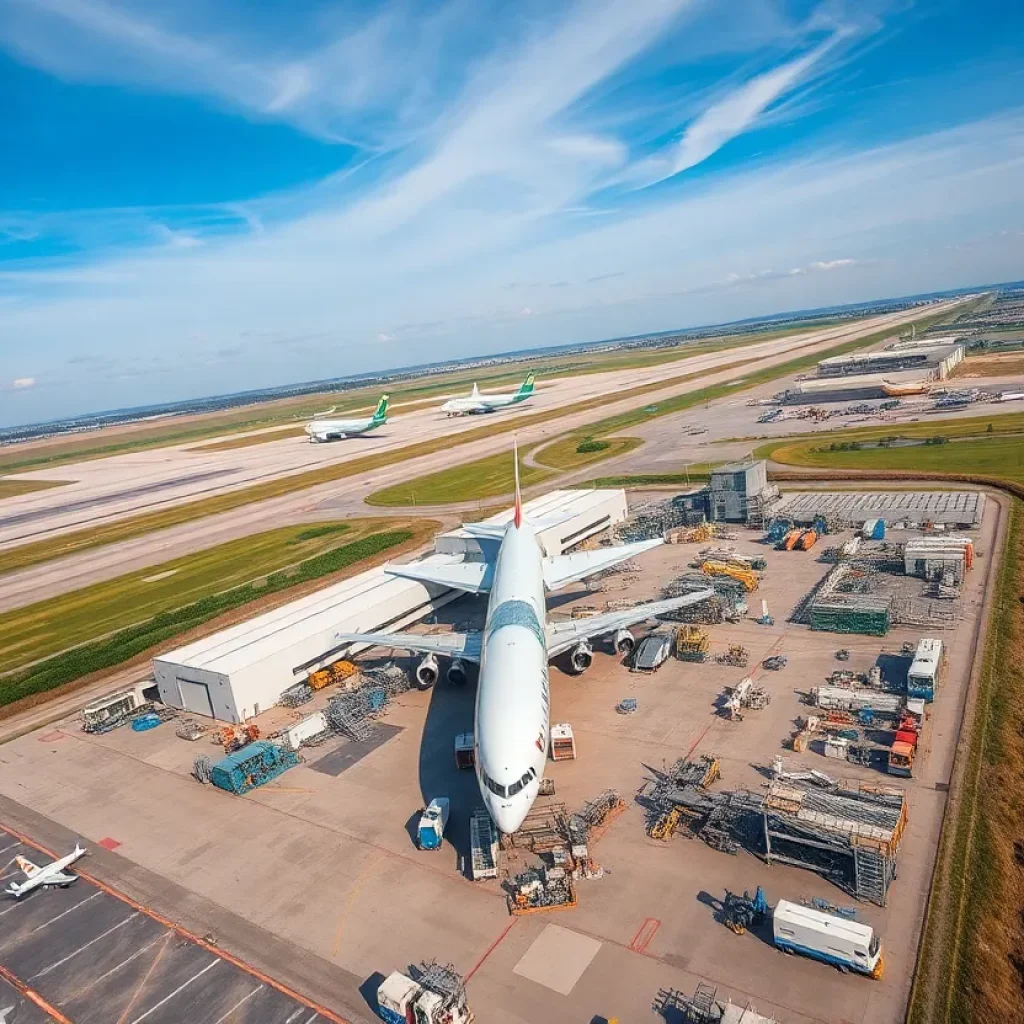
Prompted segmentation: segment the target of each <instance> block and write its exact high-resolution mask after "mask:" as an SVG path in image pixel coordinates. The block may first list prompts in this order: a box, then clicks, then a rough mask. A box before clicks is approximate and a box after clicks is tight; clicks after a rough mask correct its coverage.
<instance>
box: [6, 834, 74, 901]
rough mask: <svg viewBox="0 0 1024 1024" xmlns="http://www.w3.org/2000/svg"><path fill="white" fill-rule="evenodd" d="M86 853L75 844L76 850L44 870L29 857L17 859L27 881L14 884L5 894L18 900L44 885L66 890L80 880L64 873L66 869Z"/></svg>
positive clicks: (16, 861) (48, 865)
mask: <svg viewBox="0 0 1024 1024" xmlns="http://www.w3.org/2000/svg"><path fill="white" fill-rule="evenodd" d="M86 853H87V851H86V850H83V849H82V847H81V846H79V845H78V843H75V848H74V849H73V850H72V851H71V852H70V853H69V854H68V855H67V856H66V857H61V858H60V859H59V860H55V861H54V862H53V863H52V864H47V865H46V866H45V867H42V868H40V867H36V865H35V864H33V863H32V861H30V860H29V859H28V858H27V857H15V858H14V860H15V863H16V864H17V865H18V867H19V868H21V870H22V871H23V872H24V873H25V881H24V882H22V883H21V884H20V885H18V883H17V882H12V883H11V884H10V885H9V886H7V888H6V889H5V890H4V892H6V893H7V895H8V896H13V897H14V898H15V899H16V900H17V899H21V897H22V896H24V895H26V894H27V893H30V892H31V891H32V890H33V889H38V888H39V887H40V886H43V885H59V886H60V887H61V888H62V889H66V888H67V887H68V886H69V885H71V884H72V883H73V882H76V881H77V880H78V875H67V874H65V873H64V869H65V868H66V867H69V866H70V865H72V864H74V863H75V861H76V860H78V859H79V858H81V857H84V856H85V855H86Z"/></svg>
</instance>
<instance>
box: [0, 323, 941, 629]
mask: <svg viewBox="0 0 1024 1024" xmlns="http://www.w3.org/2000/svg"><path fill="white" fill-rule="evenodd" d="M943 305H948V304H943ZM936 308H937V309H938V308H943V307H941V306H940V307H936ZM920 315H921V311H920V309H917V310H914V311H912V312H910V311H908V312H905V313H901V314H895V315H890V316H887V317H880V318H874V319H872V320H869V321H864V322H861V323H858V324H856V325H853V326H845V327H842V328H837V329H832V330H829V331H823V332H816V333H815V335H814V336H812V337H813V338H816V339H817V340H808V336H807V335H800V336H798V337H797V338H796V339H785V338H783V339H777V340H775V341H772V342H764V343H759V344H758V345H754V346H747V347H744V348H743V349H742V350H741V352H737V351H731V352H720V353H711V354H708V355H707V356H700V357H694V358H692V359H688V360H685V361H683V362H680V363H673V364H669V365H668V366H667V367H666V366H665V365H662V366H659V367H654V368H647V369H644V370H640V371H621V372H616V373H608V374H592V375H586V376H583V377H578V378H568V379H566V380H559V381H554V382H552V383H551V384H550V385H548V386H547V387H545V388H542V390H541V391H540V392H539V394H538V396H537V398H536V399H535V402H534V403H531V405H530V406H527V407H519V409H516V410H512V411H509V412H505V413H496V414H494V415H493V416H491V417H486V418H484V417H464V418H460V419H449V418H448V417H446V416H444V415H442V414H439V413H437V412H436V410H433V409H431V410H424V411H422V412H417V413H410V414H408V415H407V416H405V417H400V418H396V419H395V420H394V421H393V423H392V422H389V424H388V426H387V428H385V432H384V433H382V434H380V435H377V436H374V435H370V436H369V437H368V438H362V439H354V440H353V441H351V442H346V441H340V442H336V443H333V444H324V445H311V444H309V443H307V442H304V441H296V440H294V439H290V440H285V441H277V442H270V443H267V444H264V445H256V446H253V447H250V448H242V449H234V450H230V451H224V452H215V453H208V454H205V455H196V454H195V453H189V452H187V451H186V450H185V449H184V448H173V449H161V450H160V451H157V452H147V453H138V454H133V455H126V456H118V457H116V458H112V459H105V460H97V461H96V462H91V463H82V464H80V468H81V469H82V470H83V471H86V470H88V471H90V472H93V471H94V472H95V477H94V479H93V482H92V484H91V485H89V486H91V487H94V488H103V487H106V488H107V493H108V494H109V495H110V499H109V504H108V505H107V506H106V507H105V511H104V512H103V513H102V514H101V515H100V516H97V515H95V510H93V515H92V517H91V518H87V519H85V520H84V521H81V520H75V517H76V516H79V515H83V514H84V513H71V518H72V519H73V520H75V521H74V522H72V523H71V524H70V525H65V526H64V527H63V528H62V529H60V530H58V529H57V527H56V522H57V521H58V520H59V517H57V518H55V519H51V520H49V521H48V526H49V527H50V528H49V529H47V530H46V534H45V535H47V536H50V535H53V534H55V533H58V532H63V531H65V530H67V529H72V528H74V526H76V525H77V526H82V525H86V524H88V523H92V522H97V521H105V520H106V519H109V518H117V517H119V516H120V515H127V514H129V513H130V511H132V510H133V509H131V508H129V509H123V508H121V501H120V499H119V497H118V496H119V494H120V493H121V492H120V491H118V486H120V487H122V489H123V483H121V484H117V483H116V481H119V480H123V477H124V475H125V473H127V472H128V471H129V469H128V468H126V466H125V464H126V463H128V464H130V465H134V466H135V467H136V469H135V472H136V473H140V472H141V469H140V468H139V464H140V463H144V462H150V463H151V464H152V467H151V468H152V469H153V471H154V472H162V473H167V472H169V471H176V470H180V467H182V466H183V465H190V463H189V462H188V460H190V459H192V458H203V459H206V460H210V461H209V462H208V463H207V469H213V468H214V466H216V467H218V468H224V466H225V460H226V459H232V460H234V462H235V468H236V469H237V471H238V476H237V477H233V478H232V486H234V481H235V480H236V479H239V478H246V482H249V483H251V482H253V478H254V477H258V478H262V479H267V478H272V477H277V476H280V475H282V472H281V467H282V464H284V465H288V464H290V463H294V462H295V461H296V460H301V461H302V464H301V465H300V466H299V467H298V468H299V469H300V470H301V469H305V468H309V466H310V465H311V464H312V465H316V464H323V463H324V462H327V461H330V462H342V461H345V460H346V459H351V458H354V457H359V456H361V455H363V454H366V452H367V451H368V450H377V451H387V450H397V449H401V448H402V447H404V446H407V445H408V444H411V443H415V442H418V441H421V440H425V439H427V438H429V437H432V436H438V435H439V434H444V433H448V432H452V433H456V434H457V433H459V432H461V431H464V430H467V429H475V428H476V427H478V426H480V424H481V421H483V422H485V423H488V424H490V423H499V422H507V423H508V426H509V429H510V430H511V429H515V431H516V436H517V438H518V440H519V442H520V444H524V445H525V444H532V443H533V442H535V441H544V440H550V439H554V438H555V437H557V436H559V435H561V434H563V433H565V432H566V431H568V430H572V429H576V428H577V427H581V426H585V425H587V424H588V423H592V422H594V421H595V420H597V419H600V418H602V417H604V416H613V415H616V414H618V413H621V412H626V411H629V410H631V409H634V408H636V407H637V405H638V404H640V403H641V402H649V403H653V404H656V403H657V402H658V401H659V400H662V399H664V398H667V397H670V396H672V395H677V394H681V393H685V392H687V391H690V390H696V389H698V388H700V387H704V386H707V385H710V384H715V383H722V382H725V381H731V380H736V379H737V378H738V376H741V375H742V374H741V373H740V371H737V370H736V369H732V370H724V371H723V370H719V371H718V372H717V373H716V372H714V367H715V366H721V365H731V364H733V363H735V362H737V361H739V359H740V358H741V357H745V358H747V359H750V358H751V356H752V355H753V354H755V353H757V352H760V353H761V355H760V358H755V359H754V361H752V362H747V363H746V365H745V366H744V369H743V372H746V373H750V372H753V371H755V370H758V369H762V368H764V367H768V366H771V365H774V364H778V363H781V362H785V361H787V360H788V359H790V358H792V357H793V353H794V350H798V351H799V352H800V353H801V354H802V353H803V352H815V351H817V350H819V349H821V348H825V347H831V346H832V345H835V344H836V343H837V342H841V341H842V340H844V339H846V338H848V337H851V336H854V337H855V336H859V335H863V334H869V333H873V332H875V331H878V330H881V329H884V328H886V327H894V326H896V325H897V324H898V323H899V322H902V321H903V320H905V319H907V318H911V317H919V316H920ZM698 364H700V365H698ZM709 364H710V365H709ZM702 366H703V367H705V368H707V369H708V372H707V374H706V375H704V376H703V377H702V378H701V379H699V380H697V381H692V382H690V383H688V384H682V385H680V384H675V385H671V384H670V385H668V386H667V387H666V388H665V390H664V391H661V390H654V391H651V392H649V393H647V394H645V395H644V397H643V398H642V399H640V398H637V397H635V396H634V397H632V398H627V399H621V400H619V401H615V400H614V399H613V398H611V397H609V401H608V403H607V404H605V405H603V406H602V407H601V408H600V409H585V410H582V411H576V412H574V411H573V409H574V403H576V402H579V401H582V400H585V399H586V398H588V397H594V396H599V395H605V394H608V389H609V388H610V387H612V385H613V384H615V388H614V390H621V389H622V388H623V387H625V386H627V385H626V384H625V383H623V379H624V377H626V378H628V385H629V386H636V385H638V384H643V383H650V382H652V381H659V380H664V379H665V378H666V377H676V376H682V375H683V374H684V373H693V372H699V370H700V369H701V367H702ZM542 383H543V382H542ZM780 386H781V383H780V382H779V381H775V382H772V383H770V384H769V385H766V386H765V387H766V388H767V389H768V391H769V393H771V392H773V391H776V390H778V389H779V387H780ZM761 390H763V389H761ZM753 393H755V392H753V391H752V392H744V393H743V396H742V397H737V398H736V399H734V400H733V401H735V402H738V403H740V404H742V403H744V402H745V401H746V399H747V397H748V396H749V395H750V394H753ZM559 406H563V407H564V408H565V415H563V416H559V417H558V418H556V419H553V420H550V421H548V422H545V423H540V424H534V425H533V426H528V425H522V426H518V427H517V426H516V422H517V421H518V422H519V423H523V421H524V419H525V417H526V416H528V415H529V412H530V411H531V410H543V409H550V408H558V407H559ZM521 410H522V411H521ZM702 412H703V410H691V413H692V415H693V417H697V418H699V417H700V416H701V414H702ZM499 417H501V419H500V420H499ZM670 421H674V422H678V420H677V418H676V417H666V418H664V419H658V420H655V421H653V422H652V423H650V424H648V425H646V426H645V427H644V428H642V429H640V428H631V429H630V431H629V432H630V433H631V434H644V433H645V432H646V431H659V430H662V431H663V430H665V429H669V428H668V427H666V426H664V424H667V423H668V422H670ZM742 432H744V433H749V430H745V431H742ZM370 445H373V446H375V447H374V448H373V449H371V448H370V447H369V446H370ZM508 445H509V437H508V432H499V433H496V434H494V435H493V436H490V437H486V438H481V439H478V440H476V441H472V442H468V443H465V444H463V445H460V446H459V447H458V448H457V449H456V452H457V461H459V462H463V461H469V460H471V459H475V458H480V457H481V456H484V455H489V454H492V453H494V452H498V451H501V450H503V449H505V448H507V447H508ZM639 455H641V452H638V453H635V454H634V455H631V456H629V457H628V458H629V459H630V460H633V462H634V463H635V460H636V458H637V456H639ZM310 460H312V462H311V461H310ZM617 461H618V460H609V462H607V463H601V464H600V473H601V474H602V475H603V474H605V473H607V472H609V471H610V470H611V467H612V466H614V465H615V464H616V462H617ZM452 462H453V451H452V450H451V449H445V450H442V451H439V452H435V453H433V454H430V455H424V456H420V457H417V458H414V459H409V460H396V461H395V462H394V463H392V464H390V465H385V466H382V467H379V468H376V469H373V470H370V471H367V472H364V473H360V474H358V475H355V476H352V477H349V478H346V479H344V480H340V481H336V482H332V483H327V484H322V485H318V486H316V487H311V488H306V489H304V490H301V491H296V492H295V493H293V494H288V495H284V496H282V497H279V498H273V499H269V500H267V501H263V502H258V503H253V504H250V505H246V506H244V507H241V508H238V509H234V510H231V511H228V512H224V513H220V514H217V515H213V516H208V517H204V518H199V519H196V520H195V521H193V522H189V523H183V524H181V525H179V526H174V527H170V528H168V529H165V530H160V531H156V532H154V533H151V534H148V535H146V536H143V537H138V538H133V539H129V540H126V541H123V542H120V543H116V544H109V545H105V546H103V547H99V548H96V549H93V550H89V551H83V552H80V553H78V554H74V555H70V556H68V557H66V558H61V559H56V560H53V561H50V562H46V563H43V564H41V565H38V566H33V567H31V568H29V569H25V570H21V571H17V572H13V573H9V574H7V575H5V576H4V577H3V581H4V586H3V588H2V591H0V611H6V610H9V609H11V608H17V607H21V606H23V605H26V604H31V603H34V602H36V601H41V600H45V599H46V598H47V597H49V596H52V595H54V594H57V593H63V592H66V591H68V590H73V589H77V588H79V587H82V586H86V585H88V584H89V583H93V582H97V581H99V580H104V579H111V578H113V577H115V576H119V575H121V574H123V573H126V572H130V571H133V570H135V569H139V568H145V567H147V566H150V565H155V564H158V563H160V562H164V561H167V560H169V559H172V558H175V557H178V556H181V555H184V554H188V553H191V552H194V551H198V550H202V549H203V548H206V547H210V546H212V545H214V544H217V543H223V542H225V541H228V540H231V539H234V538H237V537H239V536H245V535H247V534H250V533H256V532H259V531H261V530H266V529H271V528H273V527H276V526H281V525H283V524H285V523H288V522H296V521H303V520H310V519H333V518H344V517H347V516H352V515H363V516H365V515H373V514H380V515H386V514H388V512H389V511H390V510H387V509H374V508H370V507H368V506H367V505H366V504H365V503H364V499H365V497H366V496H367V495H368V494H370V493H372V492H373V491H375V490H378V489H380V488H382V487H385V486H388V485H389V484H393V483H398V482H400V481H402V480H404V479H408V478H409V477H410V476H416V475H420V474H424V473H430V472H433V471H436V470H438V469H443V468H447V467H449V466H451V465H452ZM52 473H53V474H55V475H56V474H59V473H62V474H63V475H64V476H65V477H67V476H68V475H69V468H68V467H61V468H60V470H53V471H52ZM593 474H594V470H593V469H588V470H586V471H583V473H582V476H583V477H584V478H585V477H587V476H592V475H593ZM577 475H581V474H577ZM82 486H83V487H84V486H86V484H85V482H84V481H83V483H82ZM225 489H227V488H225ZM67 490H68V488H55V489H53V490H52V491H48V492H37V493H36V494H32V495H25V496H23V497H21V498H17V499H8V500H7V501H5V502H4V503H3V505H2V506H0V507H3V508H4V509H5V510H7V509H8V508H9V507H10V506H11V505H12V504H13V503H14V502H18V503H20V504H22V505H24V504H27V503H29V501H30V500H34V502H35V503H36V504H38V505H39V506H41V507H45V506H47V505H48V504H52V503H53V502H54V498H55V495H56V494H57V492H64V491H67ZM175 493H176V492H173V491H170V492H161V493H160V495H159V496H157V497H156V498H154V499H153V500H157V501H160V502H164V503H170V502H172V501H184V500H187V497H188V495H177V497H176V498H175V497H172V495H173V494H175ZM142 500H143V501H145V500H147V499H145V498H144V499H142ZM118 509H120V511H117V510H118ZM135 510H136V511H137V509H135ZM416 511H417V513H420V514H430V510H427V509H417V510H416ZM445 512H446V513H450V512H451V509H450V508H446V509H445ZM2 535H3V534H2V532H0V536H2ZM17 543H18V542H17V541H16V540H12V539H8V540H7V541H6V543H4V544H0V547H11V546H15V545H16V544H17Z"/></svg>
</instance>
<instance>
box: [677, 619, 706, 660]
mask: <svg viewBox="0 0 1024 1024" xmlns="http://www.w3.org/2000/svg"><path fill="white" fill-rule="evenodd" d="M675 649H676V657H677V658H678V659H679V660H680V661H697V662H703V661H707V657H708V652H709V651H710V650H711V638H710V637H709V636H708V632H707V630H705V629H701V628H700V627H699V626H680V627H679V628H678V629H677V630H676V637H675Z"/></svg>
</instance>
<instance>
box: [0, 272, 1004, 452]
mask: <svg viewBox="0 0 1024 1024" xmlns="http://www.w3.org/2000/svg"><path fill="white" fill-rule="evenodd" d="M1021 284H1024V282H1022V281H1001V282H998V283H993V284H987V285H968V286H966V287H963V288H951V289H945V290H943V291H941V292H922V293H920V294H915V295H896V296H886V297H883V298H878V299H873V300H869V301H867V302H855V303H844V304H842V305H838V306H820V307H815V308H813V309H787V310H778V311H776V312H773V313H766V314H764V315H762V316H752V317H745V318H744V319H742V320H728V321H724V322H720V323H705V324H690V325H687V326H685V327H677V328H670V329H668V330H663V331H648V332H644V333H642V334H627V335H620V336H617V337H614V338H598V339H594V340H590V341H583V342H579V343H577V344H571V343H570V344H559V343H554V344H551V345H540V346H537V347H535V348H523V349H510V350H508V351H506V352H494V353H489V354H487V355H466V356H463V357H457V358H455V359H447V360H438V361H436V362H425V363H412V364H409V365H405V366H398V367H394V368H392V369H380V370H369V371H366V372H364V373H361V374H352V375H350V376H343V377H324V378H320V379H315V380H295V381H284V382H281V383H279V384H274V385H269V386H268V387H265V388H254V389H248V390H243V391H224V392H216V393H213V392H211V393H209V394H198V395H188V396H183V397H180V398H172V399H170V400H168V401H166V402H157V403H151V404H145V405H134V406H121V407H118V408H113V409H96V410H90V411H87V412H83V411H80V412H69V413H67V414H66V415H63V416H60V417H57V418H54V419H50V420H40V421H36V422H32V423H12V424H3V423H0V434H3V433H4V432H10V431H17V430H31V429H33V428H40V427H48V426H60V425H61V424H63V423H67V422H70V421H75V420H90V419H101V418H104V417H114V416H119V415H123V416H126V417H129V416H130V415H131V414H133V413H134V414H136V415H135V417H134V419H135V420H137V421H138V420H142V419H146V418H152V419H162V418H164V417H167V416H174V415H177V414H179V413H178V411H177V410H178V407H182V406H184V407H186V408H182V409H181V410H180V414H182V415H185V414H188V413H189V412H191V411H194V410H190V409H188V408H187V406H189V405H192V404H198V403H202V402H214V401H225V400H227V399H234V398H237V399H244V398H248V397H251V399H252V401H251V403H247V402H239V403H238V404H237V405H232V406H225V407H224V408H225V409H226V408H240V407H242V406H244V405H246V404H253V405H259V404H263V403H264V402H272V401H276V400H279V399H282V398H286V397H289V396H288V395H287V394H282V395H274V394H272V393H271V392H274V391H282V392H287V391H290V390H298V389H302V390H303V391H304V393H305V394H306V395H308V396H310V397H312V396H314V395H316V394H318V393H319V392H318V390H316V389H317V388H319V387H320V386H321V385H322V386H323V391H325V392H331V391H332V390H339V389H338V388H337V387H336V385H339V384H345V383H350V382H351V383H353V384H355V386H356V387H355V388H353V389H352V390H355V389H356V388H358V387H360V386H365V384H368V383H371V382H372V381H373V379H374V378H376V377H381V378H383V379H384V381H385V382H389V381H390V380H391V379H393V378H394V377H401V376H404V375H408V376H409V377H410V378H415V376H416V374H417V372H419V371H430V370H437V369H442V368H444V367H446V366H450V367H451V368H452V370H459V369H462V368H465V367H472V365H473V364H475V363H488V362H492V361H493V362H494V363H496V364H500V363H502V362H512V361H514V360H515V359H516V358H517V357H519V358H522V357H527V358H528V357H530V356H534V357H535V358H543V356H544V353H547V352H551V353H563V352H564V353H565V354H567V355H570V354H572V353H573V352H575V351H579V350H583V349H589V348H597V347H599V346H602V345H609V346H613V347H614V346H616V345H620V344H624V343H627V342H630V341H639V340H645V339H657V338H660V337H665V338H671V337H676V336H678V337H681V338H683V339H684V344H685V338H686V336H687V335H688V334H691V333H693V334H697V335H698V336H697V337H696V338H695V339H694V341H695V342H697V341H702V340H705V339H707V338H714V337H716V335H715V334H714V333H711V334H706V333H705V332H714V331H716V330H722V331H725V330H727V329H728V328H738V327H743V326H745V325H748V324H749V325H752V326H754V325H758V324H771V323H773V322H775V321H776V320H782V321H783V322H785V321H786V320H791V319H794V320H797V321H799V320H800V319H801V318H804V317H815V316H824V315H827V314H829V313H832V312H835V313H843V312H845V311H849V312H851V313H852V312H855V311H857V310H859V309H864V310H865V312H866V315H870V313H871V310H872V309H873V308H875V307H884V306H887V305H897V304H900V303H908V304H910V303H913V302H927V301H929V300H930V299H933V298H942V297H944V296H949V295H956V294H970V293H972V292H975V291H978V292H984V291H993V290H995V289H999V288H1008V287H1013V286H1018V285H1021ZM361 381H365V383H364V384H360V382H361ZM332 385H334V386H335V387H332ZM340 390H344V389H340ZM261 396H263V397H261ZM392 397H394V396H392ZM142 413H148V414H150V415H149V416H143V415H139V414H142ZM106 425H109V424H101V423H97V424H95V425H94V426H89V427H86V428H85V429H86V430H88V429H98V428H100V427H102V426H106Z"/></svg>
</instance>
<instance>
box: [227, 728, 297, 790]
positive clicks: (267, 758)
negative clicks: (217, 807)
mask: <svg viewBox="0 0 1024 1024" xmlns="http://www.w3.org/2000/svg"><path fill="white" fill-rule="evenodd" d="M298 763H299V759H298V757H297V755H296V754H295V752H294V751H291V750H285V749H284V748H283V747H278V746H275V745H274V744H273V743H268V742H267V741H266V740H257V741H256V742H255V743H249V744H248V745H246V746H244V747H242V749H241V750H236V751H235V752H234V753H233V754H228V756H227V757H225V758H222V759H221V760H220V761H218V762H217V763H216V764H215V765H214V766H213V768H211V769H210V781H211V782H212V783H213V784H214V785H215V786H216V787H217V788H218V789H223V790H226V791H227V792H228V793H247V792H248V791H249V790H250V789H255V788H256V787H257V786H262V785H263V784H264V783H265V782H269V781H270V780H271V779H276V778H277V776H278V775H280V774H282V772H286V771H287V770H288V769H289V768H292V767H294V766H295V765H297V764H298Z"/></svg>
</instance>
